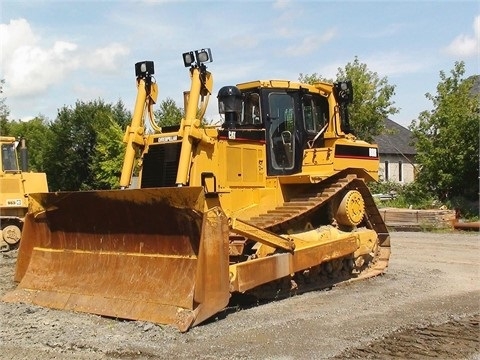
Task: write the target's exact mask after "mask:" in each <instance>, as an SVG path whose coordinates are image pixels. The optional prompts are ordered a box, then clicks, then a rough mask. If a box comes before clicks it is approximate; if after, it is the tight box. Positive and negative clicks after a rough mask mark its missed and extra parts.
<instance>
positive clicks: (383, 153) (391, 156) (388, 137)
mask: <svg viewBox="0 0 480 360" xmlns="http://www.w3.org/2000/svg"><path fill="white" fill-rule="evenodd" d="M385 128H386V130H387V131H386V134H382V135H379V136H376V137H375V138H374V142H375V143H377V144H378V151H379V155H380V169H379V175H380V181H394V182H399V183H404V184H406V183H409V182H412V181H413V180H415V168H416V167H417V164H416V163H415V155H416V154H417V152H416V150H415V148H414V147H413V146H412V143H413V138H412V132H411V131H410V130H408V129H407V128H404V127H403V126H401V125H400V124H397V123H396V122H394V121H392V120H389V119H387V120H386V121H385Z"/></svg>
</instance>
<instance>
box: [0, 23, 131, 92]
mask: <svg viewBox="0 0 480 360" xmlns="http://www.w3.org/2000/svg"><path fill="white" fill-rule="evenodd" d="M0 43H1V44H2V51H1V63H2V72H3V74H2V77H3V78H4V79H5V88H4V91H5V96H6V97H7V98H10V99H12V98H15V97H25V96H33V95H38V94H41V93H44V92H46V91H48V90H49V89H50V88H51V86H53V85H55V84H59V83H62V82H64V81H65V79H66V78H67V77H68V76H69V75H70V74H71V73H72V72H73V71H75V70H77V69H80V68H89V69H93V70H95V71H98V72H102V73H105V72H112V71H115V70H116V69H117V61H118V59H119V58H121V57H123V56H125V55H126V54H128V53H129V49H128V48H127V47H125V46H123V45H121V44H118V43H112V44H108V45H106V46H105V47H98V48H94V49H86V48H81V47H80V46H79V45H78V44H76V43H74V42H72V41H65V40H56V41H54V42H53V44H50V45H48V44H44V43H43V42H42V39H41V38H40V37H39V36H37V35H36V34H35V31H34V30H33V29H32V28H31V26H30V24H29V23H28V22H27V20H25V19H15V20H10V22H9V23H8V24H1V25H0Z"/></svg>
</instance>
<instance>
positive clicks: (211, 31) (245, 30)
mask: <svg viewBox="0 0 480 360" xmlns="http://www.w3.org/2000/svg"><path fill="white" fill-rule="evenodd" d="M0 18H1V24H0V50H1V52H0V57H1V59H0V60H1V62H0V65H1V66H0V79H4V80H5V83H4V85H3V94H1V97H3V98H5V99H6V105H7V106H8V108H9V110H10V116H9V119H11V120H28V119H31V118H32V117H35V116H39V115H40V116H44V117H46V118H47V119H49V120H55V118H56V116H57V112H58V109H60V108H62V107H64V106H68V107H72V108H73V107H74V106H75V103H76V102H77V101H84V102H88V101H92V100H97V99H102V100H103V101H105V102H107V103H116V102H117V101H118V100H121V101H122V102H123V103H124V104H125V106H126V107H127V109H129V110H132V111H133V106H134V103H135V97H136V84H135V70H134V69H135V67H134V64H135V63H136V62H138V61H144V60H153V61H154V62H155V79H156V82H157V83H158V86H159V98H158V102H160V101H161V100H165V99H167V98H171V99H173V100H175V102H176V103H177V105H178V106H183V91H185V90H188V88H189V86H190V77H189V72H188V69H187V68H185V67H184V65H183V61H182V53H184V52H187V51H191V50H197V49H202V48H210V49H211V51H212V57H213V62H212V63H209V64H207V66H208V70H209V71H210V72H211V73H212V75H213V79H214V89H213V94H212V96H211V98H210V103H209V107H208V110H207V114H206V117H207V119H218V105H217V98H216V96H217V93H218V90H219V89H220V88H221V87H222V86H225V85H235V84H237V83H241V82H246V81H251V80H265V79H285V80H292V81H298V78H299V75H300V74H304V75H305V74H308V75H311V74H315V73H316V74H318V75H319V76H322V77H324V78H331V79H334V78H335V77H336V74H337V71H338V68H345V65H347V64H348V63H350V62H353V61H354V59H355V57H357V58H358V60H359V61H360V62H361V63H364V64H366V65H367V68H368V70H369V71H371V72H375V73H377V75H378V76H379V78H384V77H385V78H387V80H388V83H389V84H390V85H394V86H395V95H394V96H393V97H392V98H391V100H392V101H393V102H394V106H396V107H397V108H399V110H400V111H399V113H398V114H395V115H392V116H390V118H391V119H392V120H394V121H396V122H397V123H399V124H401V125H403V126H405V127H407V126H408V125H409V124H410V123H411V121H412V120H414V119H417V118H418V115H419V114H420V113H421V112H422V111H425V110H431V109H432V103H431V101H430V100H428V99H427V98H426V97H425V94H426V93H430V94H436V86H437V85H438V83H439V81H440V72H441V71H443V72H445V73H446V74H449V73H450V71H451V70H452V69H453V68H454V65H455V62H457V61H463V62H464V63H465V69H466V72H465V77H468V76H470V75H475V74H480V66H479V64H480V62H479V58H480V56H479V55H480V2H479V1H453V0H452V1H438V0H437V1H406V0H405V1H322V0H316V1H315V0H311V1H307V0H303V1H302V0H273V1H267V0H263V1H262V0H256V1H254V0H243V1H241V0H237V1H235V0H234V1H220V0H217V1H207V0H202V1H200V0H198V1H195V0H190V1H178V0H176V1H175V0H137V1H127V0H123V1H113V0H110V1H107V0H104V1H98V0H97V1H91V0H90V1H89V0H83V1H74V0H63V1H59V0H25V1H23V0H0Z"/></svg>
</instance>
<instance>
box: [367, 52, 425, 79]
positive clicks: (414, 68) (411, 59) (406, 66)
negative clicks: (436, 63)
mask: <svg viewBox="0 0 480 360" xmlns="http://www.w3.org/2000/svg"><path fill="white" fill-rule="evenodd" d="M419 58H420V57H417V56H408V55H405V54H402V53H399V52H380V53H375V54H372V55H371V56H369V57H367V58H365V59H363V58H359V60H360V62H361V63H364V64H367V66H368V68H369V70H371V71H374V72H376V73H378V75H379V76H380V77H383V76H397V75H404V74H413V73H416V72H419V71H421V70H422V69H425V68H428V67H429V66H430V65H429V61H428V59H425V58H423V61H419Z"/></svg>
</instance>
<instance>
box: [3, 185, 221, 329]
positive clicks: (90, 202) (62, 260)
mask: <svg viewBox="0 0 480 360" xmlns="http://www.w3.org/2000/svg"><path fill="white" fill-rule="evenodd" d="M30 196H31V199H30V200H31V201H30V203H31V206H30V209H29V212H28V214H27V217H26V220H25V225H24V232H23V235H22V240H21V245H20V249H19V254H18V260H17V268H16V274H15V280H16V281H19V282H20V283H19V285H18V288H17V289H16V290H14V291H12V292H10V293H8V294H6V295H5V297H4V298H3V300H4V301H7V302H25V303H31V304H37V305H41V306H46V307H51V308H56V309H67V310H74V311H82V312H89V313H94V314H99V315H104V316H110V317H115V318H123V319H133V320H144V321H151V322H155V323H161V324H174V325H176V326H177V327H178V328H179V329H180V331H186V330H187V329H188V328H190V327H191V326H194V325H196V324H198V323H200V322H201V321H203V320H205V319H207V318H208V317H210V316H212V315H213V314H215V313H217V312H218V311H220V310H222V309H223V308H224V307H225V306H226V305H227V304H228V300H229V297H230V293H229V272H228V224H227V220H226V218H225V215H224V214H223V212H222V211H221V210H220V209H218V208H213V209H210V210H208V211H205V209H204V206H205V201H204V200H205V199H204V193H203V188H200V187H184V188H161V189H134V190H111V191H89V192H61V193H38V194H31V195H30Z"/></svg>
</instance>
